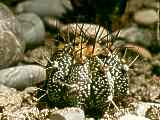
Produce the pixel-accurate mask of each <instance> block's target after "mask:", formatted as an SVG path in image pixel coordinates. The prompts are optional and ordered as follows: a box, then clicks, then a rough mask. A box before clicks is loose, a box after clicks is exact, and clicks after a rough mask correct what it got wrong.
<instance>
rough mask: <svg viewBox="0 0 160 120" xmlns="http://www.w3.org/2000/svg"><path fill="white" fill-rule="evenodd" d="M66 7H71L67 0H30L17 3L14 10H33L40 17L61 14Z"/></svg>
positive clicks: (18, 11)
mask: <svg viewBox="0 0 160 120" xmlns="http://www.w3.org/2000/svg"><path fill="white" fill-rule="evenodd" d="M66 9H70V10H71V9H72V6H71V3H70V2H69V1H68V0H30V1H25V2H21V3H19V4H18V5H17V7H16V12H17V13H24V12H33V13H36V14H37V15H39V16H41V17H45V16H62V15H63V14H64V13H65V12H66Z"/></svg>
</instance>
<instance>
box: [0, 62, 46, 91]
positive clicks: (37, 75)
mask: <svg viewBox="0 0 160 120" xmlns="http://www.w3.org/2000/svg"><path fill="white" fill-rule="evenodd" d="M0 75H1V76H0V84H3V85H6V86H9V87H12V88H16V89H24V88H26V87H29V86H35V85H36V84H38V83H41V82H43V81H44V80H45V79H46V71H45V69H44V68H43V67H41V66H38V65H21V66H16V67H10V68H6V69H2V70H0Z"/></svg>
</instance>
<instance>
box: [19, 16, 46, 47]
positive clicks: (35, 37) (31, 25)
mask: <svg viewBox="0 0 160 120" xmlns="http://www.w3.org/2000/svg"><path fill="white" fill-rule="evenodd" d="M17 19H18V20H19V22H20V23H21V27H22V39H23V40H24V41H25V43H26V47H30V46H35V45H40V44H42V43H44V40H45V27H44V24H43V22H42V20H41V19H40V18H39V16H37V15H36V14H34V13H22V14H20V15H18V16H17Z"/></svg>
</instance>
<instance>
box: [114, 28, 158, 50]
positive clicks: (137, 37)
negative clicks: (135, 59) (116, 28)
mask: <svg viewBox="0 0 160 120" xmlns="http://www.w3.org/2000/svg"><path fill="white" fill-rule="evenodd" d="M114 34H115V33H114ZM118 37H119V38H122V39H125V40H126V41H127V42H129V43H134V44H139V45H142V46H144V47H151V46H152V44H153V42H155V41H154V39H155V36H154V34H153V33H152V32H151V31H150V30H148V29H143V28H139V27H137V26H136V25H135V26H134V25H133V26H131V27H129V28H124V29H121V30H120V32H119V35H118ZM156 45H157V44H156Z"/></svg>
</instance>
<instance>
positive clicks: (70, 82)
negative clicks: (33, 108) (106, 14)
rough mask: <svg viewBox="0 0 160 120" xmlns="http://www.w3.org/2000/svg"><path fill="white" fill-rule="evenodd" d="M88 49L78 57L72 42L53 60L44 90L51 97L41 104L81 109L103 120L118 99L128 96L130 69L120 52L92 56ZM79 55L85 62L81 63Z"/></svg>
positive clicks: (56, 54) (113, 51)
mask: <svg viewBox="0 0 160 120" xmlns="http://www.w3.org/2000/svg"><path fill="white" fill-rule="evenodd" d="M79 44H80V43H79ZM96 44H98V43H96ZM88 46H90V45H88ZM88 46H87V45H86V46H85V47H88ZM85 47H84V46H83V45H81V48H80V49H79V51H80V53H79V54H78V50H77V49H76V46H73V42H69V43H68V44H67V45H66V46H65V47H64V49H62V50H60V51H58V52H57V53H55V54H54V55H53V56H52V58H51V59H50V60H49V62H48V65H47V81H46V83H45V86H44V87H43V89H45V90H46V91H47V94H46V96H44V97H43V98H41V100H40V103H41V102H44V101H45V102H47V104H48V105H49V106H50V107H59V108H63V107H69V106H77V107H80V108H82V109H84V111H85V113H86V114H88V115H89V116H93V117H101V116H102V114H103V113H104V112H105V111H106V109H107V106H108V105H109V103H111V102H113V98H114V97H115V98H116V97H124V96H126V95H127V93H128V69H129V67H128V65H127V64H125V63H124V62H123V61H122V60H121V57H119V55H118V53H117V52H116V50H109V49H106V50H107V51H108V52H107V53H106V54H98V55H93V54H92V53H91V55H88V53H87V52H86V53H84V51H85V50H84V49H86V48H85ZM96 49H97V48H95V51H96ZM83 50H84V51H83ZM104 51H105V50H104ZM102 53H104V52H102ZM84 54H87V55H86V56H85V55H84ZM77 55H80V56H81V57H80V58H79V59H82V60H77V58H78V57H77ZM84 56H85V57H84ZM83 58H85V59H83ZM43 94H44V93H42V94H41V95H43Z"/></svg>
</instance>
